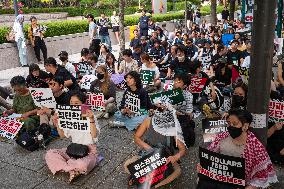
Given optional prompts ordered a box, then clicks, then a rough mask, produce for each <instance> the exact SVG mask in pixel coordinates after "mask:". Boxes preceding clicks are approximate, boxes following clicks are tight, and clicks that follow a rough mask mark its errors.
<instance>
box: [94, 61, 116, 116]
mask: <svg viewBox="0 0 284 189" xmlns="http://www.w3.org/2000/svg"><path fill="white" fill-rule="evenodd" d="M96 72H97V78H98V79H96V80H95V81H93V82H92V83H91V87H90V92H92V93H103V95H104V106H105V111H103V112H101V113H100V114H98V115H97V118H102V117H104V118H106V119H108V118H109V117H110V116H111V115H113V114H114V113H115V112H116V110H117V108H116V102H115V100H116V86H115V84H114V83H113V82H112V81H111V80H110V75H109V74H108V71H107V68H106V66H99V67H98V68H97V71H96Z"/></svg>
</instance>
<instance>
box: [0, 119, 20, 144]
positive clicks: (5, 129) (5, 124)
mask: <svg viewBox="0 0 284 189" xmlns="http://www.w3.org/2000/svg"><path fill="white" fill-rule="evenodd" d="M22 126H23V123H21V122H19V121H17V120H16V119H14V118H4V117H2V118H0V136H2V137H5V138H7V139H13V138H15V136H16V135H17V134H18V132H19V130H20V129H21V128H22Z"/></svg>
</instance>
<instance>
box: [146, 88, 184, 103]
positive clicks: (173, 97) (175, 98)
mask: <svg viewBox="0 0 284 189" xmlns="http://www.w3.org/2000/svg"><path fill="white" fill-rule="evenodd" d="M164 96H165V97H168V98H169V100H170V103H171V104H173V105H174V104H178V103H180V102H183V101H184V96H183V93H182V90H181V89H174V90H169V91H164V92H160V93H156V94H152V95H151V96H150V99H151V101H152V103H154V104H155V103H156V102H157V100H158V99H159V98H161V97H164Z"/></svg>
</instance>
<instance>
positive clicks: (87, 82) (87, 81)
mask: <svg viewBox="0 0 284 189" xmlns="http://www.w3.org/2000/svg"><path fill="white" fill-rule="evenodd" d="M96 79H97V77H96V76H95V75H84V76H83V78H82V79H81V82H80V83H81V85H80V86H81V89H86V90H90V87H91V83H92V82H93V81H95V80H96Z"/></svg>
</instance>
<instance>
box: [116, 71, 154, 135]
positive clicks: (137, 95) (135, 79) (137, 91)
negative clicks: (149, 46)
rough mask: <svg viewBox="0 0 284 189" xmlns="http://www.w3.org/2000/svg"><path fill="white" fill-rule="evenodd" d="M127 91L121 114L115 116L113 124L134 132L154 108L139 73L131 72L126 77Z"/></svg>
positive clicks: (123, 99) (123, 98)
mask: <svg viewBox="0 0 284 189" xmlns="http://www.w3.org/2000/svg"><path fill="white" fill-rule="evenodd" d="M125 80H126V82H127V89H126V91H125V92H124V94H123V97H122V101H121V104H120V107H119V109H120V112H116V113H115V114H114V116H115V120H116V121H114V122H113V123H111V125H112V126H115V127H124V126H125V127H126V128H127V129H128V130H134V129H136V127H137V126H138V125H139V124H140V123H142V121H143V120H144V119H145V118H146V117H147V114H148V111H149V110H150V109H152V108H153V106H152V103H151V101H150V98H149V96H148V93H147V92H146V90H145V89H143V88H142V81H141V78H140V75H139V73H137V72H135V71H131V72H129V73H128V74H127V75H126V76H125Z"/></svg>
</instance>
